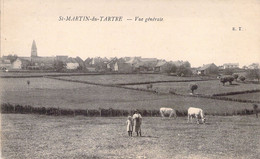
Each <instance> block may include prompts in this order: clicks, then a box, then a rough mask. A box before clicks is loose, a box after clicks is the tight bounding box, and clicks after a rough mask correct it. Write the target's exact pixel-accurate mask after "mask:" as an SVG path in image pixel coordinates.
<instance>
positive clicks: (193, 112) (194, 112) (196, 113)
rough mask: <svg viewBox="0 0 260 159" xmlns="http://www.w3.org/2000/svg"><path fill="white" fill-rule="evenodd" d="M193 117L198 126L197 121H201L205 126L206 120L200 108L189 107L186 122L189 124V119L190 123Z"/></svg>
mask: <svg viewBox="0 0 260 159" xmlns="http://www.w3.org/2000/svg"><path fill="white" fill-rule="evenodd" d="M193 117H195V118H196V119H197V124H199V123H200V122H199V119H201V121H202V123H204V124H205V122H206V119H205V115H204V112H203V110H202V109H200V108H194V107H190V108H189V109H188V122H190V119H191V121H192V118H193Z"/></svg>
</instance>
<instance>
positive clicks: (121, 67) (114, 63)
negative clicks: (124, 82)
mask: <svg viewBox="0 0 260 159" xmlns="http://www.w3.org/2000/svg"><path fill="white" fill-rule="evenodd" d="M107 70H108V71H112V72H120V73H131V72H132V70H133V69H132V65H131V64H129V63H126V62H125V60H124V59H123V58H120V59H117V58H113V59H112V60H111V61H109V62H108V63H107Z"/></svg>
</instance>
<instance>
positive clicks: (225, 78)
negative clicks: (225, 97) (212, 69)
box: [220, 76, 234, 86]
mask: <svg viewBox="0 0 260 159" xmlns="http://www.w3.org/2000/svg"><path fill="white" fill-rule="evenodd" d="M233 81H234V77H233V76H223V77H220V82H221V83H223V86H224V85H225V83H226V82H229V84H230V85H231V84H232V82H233Z"/></svg>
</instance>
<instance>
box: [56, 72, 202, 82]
mask: <svg viewBox="0 0 260 159" xmlns="http://www.w3.org/2000/svg"><path fill="white" fill-rule="evenodd" d="M60 78H62V79H71V80H78V81H87V82H92V83H99V84H131V83H140V82H156V81H179V80H201V79H203V78H202V77H178V76H168V75H163V74H118V75H93V76H64V77H60Z"/></svg>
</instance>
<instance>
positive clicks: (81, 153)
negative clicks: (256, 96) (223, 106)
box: [1, 114, 260, 159]
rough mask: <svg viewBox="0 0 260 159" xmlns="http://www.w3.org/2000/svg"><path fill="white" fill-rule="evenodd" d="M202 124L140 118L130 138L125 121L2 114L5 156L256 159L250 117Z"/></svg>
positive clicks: (258, 146)
mask: <svg viewBox="0 0 260 159" xmlns="http://www.w3.org/2000/svg"><path fill="white" fill-rule="evenodd" d="M207 119H208V121H207V123H206V124H205V125H202V124H201V125H197V124H195V123H186V118H183V117H181V118H177V119H176V120H174V119H171V120H168V119H165V120H161V118H159V117H154V118H150V117H147V118H143V124H142V133H143V137H136V136H135V135H134V136H133V137H128V136H127V132H126V125H125V122H126V118H122V117H119V118H108V117H107V118H101V117H98V118H91V117H83V116H78V117H54V116H37V115H21V114H16V115H13V114H2V130H1V133H2V136H1V140H2V157H3V158H16V159H19V158H21V159H23V158H49V159H51V158H100V159H101V158H156V159H164V158H184V159H185V158H190V159H193V158H202V159H203V158H204V159H206V158H207V159H208V158H210V159H212V158H218V159H222V158H223V159H224V158H225V159H229V158H230V159H242V158H247V159H255V158H259V155H260V140H259V138H260V124H259V119H256V118H255V117H254V116H230V117H216V116H207Z"/></svg>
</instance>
